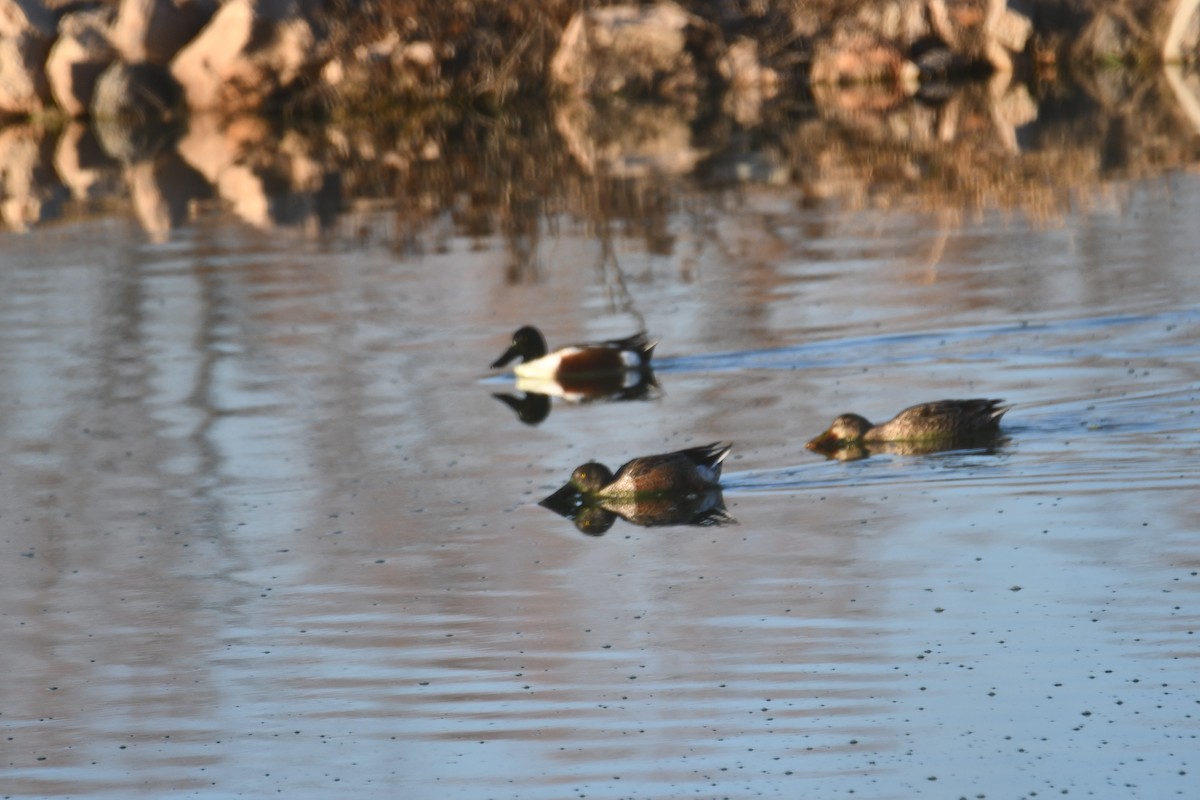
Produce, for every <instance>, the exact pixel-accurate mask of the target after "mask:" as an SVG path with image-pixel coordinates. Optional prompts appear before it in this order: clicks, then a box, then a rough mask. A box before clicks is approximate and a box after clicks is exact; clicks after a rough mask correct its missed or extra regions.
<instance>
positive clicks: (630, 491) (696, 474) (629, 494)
mask: <svg viewBox="0 0 1200 800" xmlns="http://www.w3.org/2000/svg"><path fill="white" fill-rule="evenodd" d="M732 449H733V445H732V444H728V443H725V442H713V443H712V444H707V445H704V446H702V447H689V448H687V449H686V450H677V451H676V452H674V453H663V454H661V455H653V456H641V457H639V458H635V459H633V460H631V461H628V462H626V463H624V464H622V465H621V467H620V469H618V470H617V473H616V475H614V474H613V473H612V471H611V470H610V469H609V468H608V467H606V466H604V465H603V464H600V463H598V462H595V461H589V462H588V463H586V464H582V465H580V466H578V467H576V468H575V471H574V472H572V473H571V481H570V483H569V484H568V485H569V486H570V487H571V488H573V489H574V490H575V491H577V492H579V493H580V494H581V495H583V496H584V498H585V499H590V500H595V499H597V498H602V499H612V498H635V497H656V496H658V497H661V496H666V495H687V494H698V493H702V492H705V491H707V490H709V489H713V488H716V487H717V486H719V485H720V483H719V481H720V479H721V462H722V461H724V460H725V457H726V456H728V455H729V451H730V450H732Z"/></svg>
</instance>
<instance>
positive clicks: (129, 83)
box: [92, 61, 180, 123]
mask: <svg viewBox="0 0 1200 800" xmlns="http://www.w3.org/2000/svg"><path fill="white" fill-rule="evenodd" d="M179 104H180V94H179V86H178V85H177V84H176V83H175V82H174V81H173V80H172V79H171V76H170V75H169V74H168V73H167V71H166V70H165V69H164V68H163V67H161V66H158V65H155V64H149V63H143V64H125V63H122V62H119V61H118V62H116V63H114V64H112V65H111V66H110V67H109V68H108V69H106V70H105V71H104V72H103V73H102V74H101V75H100V77H99V78H98V79H97V81H96V90H95V92H93V94H92V116H93V117H95V118H96V119H98V120H120V121H122V122H128V123H148V122H155V121H160V120H167V119H173V118H175V117H176V116H177V115H178V110H179V107H180V106H179Z"/></svg>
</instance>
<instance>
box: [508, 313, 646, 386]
mask: <svg viewBox="0 0 1200 800" xmlns="http://www.w3.org/2000/svg"><path fill="white" fill-rule="evenodd" d="M656 344H658V340H654V341H651V339H650V338H649V337H648V336H647V335H646V332H645V331H642V332H640V333H635V334H634V335H633V336H629V337H626V338H624V339H610V340H608V341H604V342H594V343H592V344H573V345H568V346H567V347H560V348H559V349H558V350H555V351H554V352H553V353H551V352H549V348H548V347H546V337H544V336H542V332H541V331H539V330H538V329H537V328H535V327H533V326H532V325H526V326H525V327H524V328H521V329H520V330H518V331H517V332H516V333H514V334H513V338H512V345H511V346H510V347H509V348H508V349H507V350H505V351H504V355H502V356H500V357H499V358H497V359H496V361H495V362H494V363H493V364H492V369H498V368H500V367H503V366H504V365H505V364H507V363H508V362H510V361H512V360H513V359H514V358H517V357H520V358H522V359H523V360H522V362H521V363H520V364H517V365H516V366H515V367H513V372H515V373H516V374H517V375H519V376H521V377H522V378H536V379H544V380H546V379H548V380H553V379H556V378H561V377H562V376H564V375H575V376H581V375H599V374H603V373H606V372H620V371H622V370H632V369H649V367H650V357H651V356H652V355H653V353H654V346H655V345H656Z"/></svg>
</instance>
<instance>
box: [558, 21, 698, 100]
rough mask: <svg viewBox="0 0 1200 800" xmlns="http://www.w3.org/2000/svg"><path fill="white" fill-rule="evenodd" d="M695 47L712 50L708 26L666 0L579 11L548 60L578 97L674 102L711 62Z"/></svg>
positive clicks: (692, 88) (686, 94)
mask: <svg viewBox="0 0 1200 800" xmlns="http://www.w3.org/2000/svg"><path fill="white" fill-rule="evenodd" d="M696 49H701V50H706V49H712V50H716V49H717V44H716V36H715V33H714V31H713V29H712V28H711V26H710V25H709V24H708V23H706V22H704V20H701V19H700V18H698V17H695V16H693V15H691V14H689V13H688V12H686V11H685V10H684V9H683V8H681V7H680V6H679V5H677V4H675V3H671V2H662V3H656V4H654V5H651V6H632V5H626V6H610V7H608V8H596V9H592V10H590V11H580V12H579V13H577V14H576V15H575V16H574V17H572V19H571V21H570V22H569V23H568V24H567V27H566V29H565V30H564V31H563V36H562V41H561V43H560V44H559V47H558V50H557V52H555V54H554V57H553V59H551V61H550V78H551V80H552V81H553V82H555V83H556V84H558V86H559V87H560V88H561V89H563V90H565V91H567V92H568V93H571V94H574V95H577V96H589V95H590V96H611V95H614V94H617V93H623V94H626V95H628V96H633V97H639V96H642V97H645V96H656V97H662V98H665V99H670V100H673V101H678V100H680V99H688V98H689V97H690V96H692V95H694V94H695V93H697V92H698V91H700V90H702V88H703V84H704V83H705V82H706V81H707V79H708V78H709V77H711V76H709V75H707V74H706V68H711V67H712V66H714V65H715V63H716V61H717V58H716V57H715V55H714V57H713V58H712V59H711V62H708V63H702V64H697V59H696V58H695V57H694V56H693V52H694V51H695V50H696Z"/></svg>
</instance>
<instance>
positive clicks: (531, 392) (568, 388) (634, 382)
mask: <svg viewBox="0 0 1200 800" xmlns="http://www.w3.org/2000/svg"><path fill="white" fill-rule="evenodd" d="M514 388H515V389H516V392H515V393H514V392H495V393H493V394H492V397H494V398H496V399H497V400H499V401H500V402H501V403H504V405H506V406H508V407H509V408H511V409H512V410H513V411H514V412H516V414H517V419H519V420H520V421H521V422H524V423H525V424H526V425H538V424H540V423H542V422H544V421H545V419H546V418H547V417H548V416H550V410H551V399H552V398H558V399H559V400H561V401H562V402H564V403H569V404H571V405H583V404H585V403H620V402H625V401H627V400H657V399H658V398H659V397H661V396H662V390H661V389H659V386H658V381H657V380H656V379H655V377H654V371H653V370H651V369H650V368H649V367H646V368H645V369H639V370H625V371H623V372H614V373H609V374H607V375H597V376H594V377H574V376H569V377H568V376H564V377H561V378H560V379H559V380H540V379H536V378H522V377H518V378H517V382H516V386H515V387H514Z"/></svg>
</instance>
